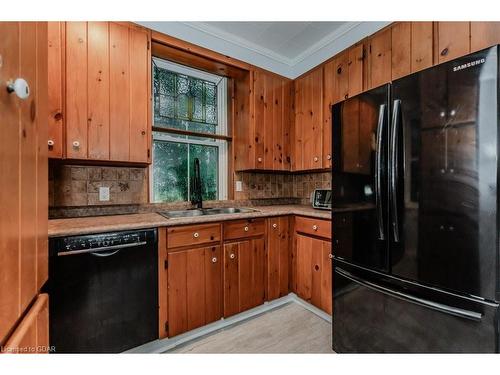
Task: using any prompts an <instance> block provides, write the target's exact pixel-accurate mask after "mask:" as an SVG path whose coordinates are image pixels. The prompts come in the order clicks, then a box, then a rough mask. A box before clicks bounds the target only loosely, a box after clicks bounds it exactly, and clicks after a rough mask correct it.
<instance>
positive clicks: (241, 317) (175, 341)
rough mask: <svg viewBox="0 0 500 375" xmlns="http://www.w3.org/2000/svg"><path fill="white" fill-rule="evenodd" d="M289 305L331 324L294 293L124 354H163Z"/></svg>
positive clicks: (317, 310)
mask: <svg viewBox="0 0 500 375" xmlns="http://www.w3.org/2000/svg"><path fill="white" fill-rule="evenodd" d="M290 303H297V304H299V305H300V306H302V307H304V308H305V309H307V310H309V311H310V312H312V313H314V314H315V315H317V316H319V317H320V318H322V319H324V320H326V321H327V322H331V321H332V318H331V316H330V315H328V314H327V313H325V312H324V311H322V310H320V309H318V308H317V307H315V306H313V305H311V304H310V303H308V302H306V301H304V300H303V299H301V298H299V297H298V296H297V295H296V294H295V293H290V294H288V295H286V296H284V297H281V298H278V299H275V300H273V301H269V302H265V303H264V304H263V305H260V306H257V307H254V308H253V309H250V310H247V311H244V312H242V313H239V314H236V315H233V316H230V317H229V318H222V319H221V320H218V321H216V322H213V323H210V324H207V325H206V326H203V327H200V328H196V329H193V330H191V331H189V332H186V333H182V334H180V335H177V336H175V337H172V338H165V339H159V340H155V341H151V342H148V343H146V344H144V345H141V346H138V347H135V348H132V349H129V350H127V351H125V352H124V353H142V354H145V353H165V352H168V351H170V350H172V349H174V348H176V347H178V346H180V345H183V344H186V343H188V342H190V341H193V340H196V339H199V338H200V337H203V336H206V335H209V334H211V333H214V332H217V331H219V330H221V329H224V328H228V327H231V326H234V325H236V324H239V323H242V322H244V321H246V320H249V319H252V318H255V317H257V316H259V315H262V314H264V313H266V312H269V311H271V310H274V309H277V308H279V307H282V306H285V305H288V304H290Z"/></svg>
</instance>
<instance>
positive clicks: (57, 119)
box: [44, 22, 64, 158]
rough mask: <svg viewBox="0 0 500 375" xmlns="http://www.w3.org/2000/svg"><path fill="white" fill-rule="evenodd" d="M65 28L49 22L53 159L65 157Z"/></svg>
mask: <svg viewBox="0 0 500 375" xmlns="http://www.w3.org/2000/svg"><path fill="white" fill-rule="evenodd" d="M63 28H64V23H63V22H48V43H47V45H48V76H49V78H48V80H49V82H50V85H49V87H48V100H49V104H48V106H49V108H48V112H49V117H48V119H49V122H48V140H51V141H53V142H54V145H53V146H52V147H49V157H51V158H62V156H63V122H64V120H63V92H64V91H63V74H64V71H63V53H64V40H63ZM44 146H46V144H45V145H44Z"/></svg>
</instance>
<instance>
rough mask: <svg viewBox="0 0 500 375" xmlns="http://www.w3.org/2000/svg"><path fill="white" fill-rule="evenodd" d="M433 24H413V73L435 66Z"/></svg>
mask: <svg viewBox="0 0 500 375" xmlns="http://www.w3.org/2000/svg"><path fill="white" fill-rule="evenodd" d="M433 29H434V27H433V23H432V22H412V23H411V73H415V72H418V71H420V70H422V69H426V68H430V67H431V66H432V64H433V35H434V31H433Z"/></svg>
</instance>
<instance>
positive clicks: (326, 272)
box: [320, 241, 332, 314]
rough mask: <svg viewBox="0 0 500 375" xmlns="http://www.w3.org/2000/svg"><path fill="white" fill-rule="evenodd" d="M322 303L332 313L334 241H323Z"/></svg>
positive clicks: (324, 308)
mask: <svg viewBox="0 0 500 375" xmlns="http://www.w3.org/2000/svg"><path fill="white" fill-rule="evenodd" d="M321 243H322V246H321V267H322V270H321V305H320V308H321V309H322V310H324V311H325V312H327V313H328V314H331V313H332V259H331V258H330V254H331V248H332V243H331V242H329V241H321Z"/></svg>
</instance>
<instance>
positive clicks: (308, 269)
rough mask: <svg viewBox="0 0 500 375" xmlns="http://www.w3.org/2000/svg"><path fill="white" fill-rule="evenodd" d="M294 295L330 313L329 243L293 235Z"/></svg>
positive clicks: (330, 262) (330, 274) (314, 238)
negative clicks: (295, 268)
mask: <svg viewBox="0 0 500 375" xmlns="http://www.w3.org/2000/svg"><path fill="white" fill-rule="evenodd" d="M295 241H296V242H295V246H296V248H295V252H296V267H297V270H296V293H297V295H298V296H299V297H300V298H302V299H304V300H306V301H308V302H310V303H311V304H313V305H314V306H316V307H318V308H320V309H322V310H324V311H325V312H327V313H329V314H331V312H332V261H331V257H330V254H331V242H330V241H327V240H323V239H319V238H316V237H310V236H306V235H302V234H298V233H297V234H296V235H295Z"/></svg>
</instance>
